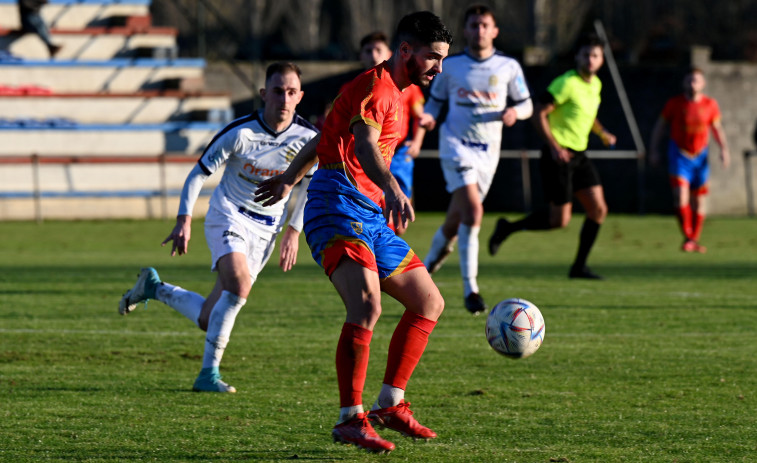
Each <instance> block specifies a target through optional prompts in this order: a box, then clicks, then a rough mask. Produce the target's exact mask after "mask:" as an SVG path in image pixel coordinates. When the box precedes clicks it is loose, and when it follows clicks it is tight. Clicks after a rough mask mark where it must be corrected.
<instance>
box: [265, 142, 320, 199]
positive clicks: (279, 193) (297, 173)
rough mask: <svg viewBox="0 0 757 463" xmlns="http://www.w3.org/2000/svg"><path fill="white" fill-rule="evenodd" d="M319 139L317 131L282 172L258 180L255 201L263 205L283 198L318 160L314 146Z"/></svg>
mask: <svg viewBox="0 0 757 463" xmlns="http://www.w3.org/2000/svg"><path fill="white" fill-rule="evenodd" d="M320 140H321V134H320V133H319V134H318V135H316V136H315V137H313V138H312V139H311V140H310V141H309V142H307V144H305V146H303V147H302V149H301V150H300V152H299V153H297V156H295V158H294V159H293V160H292V163H291V164H289V167H288V168H287V170H286V171H285V172H284V173H283V174H281V175H277V176H275V177H271V178H269V179H266V180H263V181H262V182H260V184H258V188H257V190H255V202H256V203H261V204H262V205H263V206H271V205H273V204H276V203H278V202H279V201H281V200H282V199H283V198H285V197H286V195H288V194H289V192H290V191H292V188H293V187H294V185H296V184H297V182H299V181H300V180H301V179H302V177H304V176H305V174H306V173H307V172H308V171H309V170H310V168H311V167H313V166H314V165H315V163H316V162H317V161H318V155H317V154H316V151H315V147H316V146H317V145H318V142H319V141H320Z"/></svg>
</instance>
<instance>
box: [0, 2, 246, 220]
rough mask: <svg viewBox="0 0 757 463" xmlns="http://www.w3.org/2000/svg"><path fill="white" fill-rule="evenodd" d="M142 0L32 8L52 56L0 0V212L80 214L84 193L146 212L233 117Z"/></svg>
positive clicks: (4, 215)
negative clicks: (46, 32)
mask: <svg viewBox="0 0 757 463" xmlns="http://www.w3.org/2000/svg"><path fill="white" fill-rule="evenodd" d="M149 6H150V1H149V0H50V2H49V3H47V4H46V5H44V6H43V8H42V12H41V14H42V17H43V18H44V19H45V21H46V22H47V24H48V25H49V26H50V28H51V32H52V36H53V41H54V43H56V44H60V45H61V49H60V51H59V52H58V53H56V56H55V57H54V58H52V59H51V58H49V54H48V51H47V48H46V47H45V45H44V44H43V43H42V41H41V40H40V39H39V37H36V36H35V35H34V34H25V35H20V34H19V33H18V32H17V31H16V30H17V29H18V27H19V18H18V12H17V5H16V1H15V0H0V83H1V85H0V136H2V138H3V143H2V145H0V163H2V164H3V169H0V171H2V173H0V220H2V219H30V218H37V219H40V218H41V217H39V215H40V213H41V211H42V213H43V215H44V217H55V218H81V217H89V216H91V212H85V211H84V210H83V209H90V210H91V208H92V207H93V206H92V205H93V203H92V201H96V202H97V204H98V208H101V209H102V208H103V203H106V204H107V206H105V207H104V208H105V209H108V208H110V209H109V210H111V209H112V210H116V211H120V214H121V216H123V217H145V216H152V215H154V213H155V208H154V207H146V206H145V205H146V204H149V202H150V201H152V200H153V199H155V197H156V196H160V197H162V198H163V201H165V198H166V196H167V195H175V194H176V193H177V192H178V191H179V190H180V188H181V185H182V183H183V177H184V176H185V175H186V174H185V172H186V171H188V169H189V166H190V165H191V163H192V162H194V161H195V160H196V159H197V156H198V155H199V153H201V152H202V150H203V149H204V147H205V146H206V145H207V143H208V142H209V141H210V140H211V138H212V137H213V136H214V135H215V133H217V132H218V130H219V129H220V128H222V127H223V126H224V125H225V124H226V123H228V122H229V121H230V120H231V119H232V118H233V117H234V114H233V110H232V107H231V98H230V95H229V94H227V93H218V92H214V93H210V92H207V91H205V86H204V69H205V61H204V60H202V59H194V58H178V57H177V56H178V49H177V45H176V34H177V33H176V30H174V29H172V28H166V27H155V26H153V25H152V23H151V17H150V13H149ZM166 155H168V156H169V158H171V159H173V161H172V162H171V163H169V164H170V167H169V168H166V161H165V160H166V159H167V157H166ZM58 178H64V179H65V182H62V183H61V182H60V181H55V180H53V179H58ZM137 179H139V180H137ZM208 186H209V187H212V184H210V183H209V185H208ZM44 198H55V206H54V207H52V208H50V207H43V206H44V205H42V204H40V201H42V199H44ZM85 199H86V200H85ZM31 201H35V203H34V204H33V205H34V207H29V206H30V205H32V203H31ZM61 201H64V202H65V206H62V203H61ZM27 203H28V204H27ZM25 204H26V205H25ZM165 209H166V208H165V207H163V208H162V210H163V213H165ZM35 214H36V215H37V217H34V215H35Z"/></svg>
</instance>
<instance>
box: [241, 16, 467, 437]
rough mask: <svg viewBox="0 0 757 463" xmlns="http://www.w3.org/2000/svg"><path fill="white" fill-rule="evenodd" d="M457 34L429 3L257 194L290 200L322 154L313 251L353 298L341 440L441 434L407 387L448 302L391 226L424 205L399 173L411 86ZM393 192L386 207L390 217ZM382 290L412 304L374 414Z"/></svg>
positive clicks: (313, 201)
mask: <svg viewBox="0 0 757 463" xmlns="http://www.w3.org/2000/svg"><path fill="white" fill-rule="evenodd" d="M451 42H452V36H451V34H450V32H449V31H448V30H447V28H446V27H445V26H444V24H442V22H441V20H440V19H439V18H438V17H437V16H435V15H434V14H433V13H430V12H428V11H424V12H417V13H412V14H410V15H407V16H405V17H404V18H402V20H401V21H400V23H399V25H398V27H397V42H396V43H397V46H396V48H395V50H394V54H393V55H392V58H391V59H389V60H388V61H385V62H383V63H381V64H379V65H378V66H376V67H373V68H371V69H369V70H368V71H366V72H364V73H363V74H361V75H359V76H358V77H356V78H355V79H354V80H353V81H352V82H351V83H349V84H348V85H347V86H346V87H345V88H344V91H343V92H342V93H340V95H339V96H338V97H337V98H336V100H335V101H334V105H333V108H332V110H331V112H330V113H329V115H328V117H327V118H326V122H325V125H324V127H323V131H322V134H321V136H320V137H318V138H317V139H315V140H314V141H313V142H311V143H308V144H307V145H306V146H305V147H303V148H302V150H301V151H300V152H299V154H298V155H297V157H296V158H295V159H294V160H293V161H292V164H291V165H290V168H288V169H287V170H286V172H285V173H284V174H282V175H280V176H277V177H274V178H272V179H270V180H267V181H264V182H262V183H261V184H260V186H259V188H258V190H257V192H256V196H257V199H256V201H260V202H261V203H262V204H263V205H269V204H272V203H275V202H277V201H278V200H279V199H280V198H282V197H285V196H286V195H287V194H288V192H289V191H290V190H291V188H292V187H293V186H294V185H295V184H296V183H297V181H298V180H299V179H300V178H302V177H303V176H304V175H305V173H306V172H307V171H308V169H309V168H310V167H311V166H312V165H313V164H314V163H315V162H316V160H318V170H317V171H316V172H315V174H314V175H313V178H312V180H311V183H310V186H309V188H308V200H307V203H306V206H305V222H304V230H305V236H306V238H307V242H308V245H309V246H310V250H311V252H312V255H313V258H314V259H315V260H316V262H318V264H319V265H321V266H322V267H323V268H324V270H325V272H326V274H327V275H328V276H329V278H330V280H331V283H332V284H333V285H334V287H335V288H336V290H337V292H338V293H339V295H340V296H341V298H342V301H344V305H345V308H346V310H347V317H346V320H345V323H344V325H343V326H342V333H341V336H340V338H339V342H338V344H337V350H336V369H337V378H338V383H339V397H340V406H341V409H340V414H339V419H338V421H337V424H336V426H334V428H333V430H332V436H333V437H334V440H336V441H338V442H343V443H348V444H355V445H357V446H360V447H364V448H366V449H368V450H371V451H375V452H390V451H392V450H393V449H394V444H393V443H391V442H389V441H387V440H384V439H382V438H381V437H380V436H379V435H378V434H377V433H376V432H375V431H374V429H373V427H372V425H371V423H373V424H376V425H379V426H382V427H387V428H390V429H393V430H395V431H398V432H400V433H402V434H403V435H406V436H410V437H413V438H421V439H431V438H435V437H436V433H435V432H434V431H432V430H431V429H429V428H427V427H425V426H422V425H421V424H420V423H418V421H417V420H416V419H415V418H414V417H413V416H412V415H413V412H412V411H410V408H409V406H410V404H409V403H408V402H405V399H404V396H405V388H406V386H407V383H408V381H409V379H410V376H411V375H412V373H413V370H414V369H415V367H416V365H417V364H418V362H419V361H420V358H421V356H422V354H423V351H424V350H425V348H426V344H427V342H428V338H429V335H430V334H431V331H432V330H433V329H434V327H435V326H436V322H437V320H438V319H439V316H440V315H441V313H442V311H443V310H444V300H443V299H442V296H441V294H440V293H439V290H438V288H437V287H436V285H435V284H434V282H433V280H432V279H431V277H430V276H429V274H428V272H427V271H426V268H425V267H424V265H423V263H422V262H421V261H420V259H419V258H418V256H417V255H416V254H415V253H414V252H413V250H412V249H410V247H409V246H408V244H407V243H406V242H405V241H404V240H403V239H402V238H399V237H398V236H397V235H396V234H394V233H393V232H392V231H391V230H390V229H389V227H388V226H387V224H386V222H387V219H386V217H388V216H391V217H392V218H393V220H394V222H395V223H397V224H403V225H406V224H407V222H408V221H413V220H414V219H415V216H414V211H413V207H412V205H411V204H410V200H409V199H408V197H407V196H406V195H405V194H404V193H403V192H402V190H401V188H400V186H399V184H398V183H397V180H396V179H395V178H394V176H392V174H391V172H390V171H389V163H390V162H391V160H392V155H393V154H394V150H395V148H396V147H397V144H398V143H400V142H401V141H402V140H401V138H400V133H401V129H400V126H401V125H402V124H403V123H406V120H407V115H406V114H405V113H404V111H403V110H402V106H401V102H400V99H401V98H400V97H401V94H402V90H403V89H405V88H406V87H408V86H409V85H410V84H416V85H419V86H422V87H425V86H428V85H429V84H430V82H431V80H432V79H433V78H434V76H435V75H436V74H438V73H440V72H441V71H442V60H443V59H444V58H445V57H446V56H447V55H448V53H449V45H450V43H451ZM382 195H383V196H384V198H385V202H386V207H385V209H384V211H383V213H384V214H385V215H386V216H385V215H383V214H382V209H381V208H380V207H379V201H380V200H381V197H382ZM381 292H385V293H387V294H388V295H390V296H391V297H393V298H394V299H396V300H398V301H399V302H400V303H402V305H403V306H404V307H405V309H406V310H405V313H404V314H403V316H402V319H401V320H400V322H399V324H398V325H397V327H396V329H395V331H394V335H393V336H392V340H391V342H390V344H389V355H388V358H387V365H386V370H385V374H384V380H383V386H382V388H381V392H380V393H379V396H378V399H377V400H376V402H375V403H374V404H373V407H372V409H371V411H369V412H368V413H365V412H364V410H363V398H362V393H363V386H364V384H365V378H366V373H367V368H368V357H369V351H370V342H371V337H372V335H373V328H374V326H375V325H376V322H377V321H378V319H379V317H380V315H381Z"/></svg>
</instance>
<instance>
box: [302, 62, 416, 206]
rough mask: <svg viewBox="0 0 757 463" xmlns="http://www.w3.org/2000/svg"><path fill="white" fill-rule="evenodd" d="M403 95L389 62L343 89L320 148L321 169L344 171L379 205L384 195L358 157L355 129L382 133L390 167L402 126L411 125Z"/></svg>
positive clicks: (381, 142)
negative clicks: (362, 126) (364, 127)
mask: <svg viewBox="0 0 757 463" xmlns="http://www.w3.org/2000/svg"><path fill="white" fill-rule="evenodd" d="M401 95H402V92H401V91H400V90H399V88H397V85H396V84H395V83H394V80H393V79H392V76H391V75H390V73H389V67H388V64H387V63H386V62H383V63H381V64H379V65H378V66H375V67H373V68H371V69H369V70H367V71H366V72H364V73H362V74H360V75H359V76H357V77H356V78H355V79H354V80H353V81H351V82H349V83H348V84H346V85H345V86H344V87H342V91H341V92H340V94H339V95H338V96H337V97H336V99H335V100H334V104H333V107H332V109H331V112H330V113H329V115H328V116H327V117H326V122H325V123H324V125H323V129H322V132H321V141H320V142H319V143H318V146H317V148H316V152H317V153H318V168H319V169H343V170H344V171H345V174H346V175H347V177H348V179H349V180H350V183H352V185H353V186H354V187H355V188H357V189H358V191H360V192H361V193H363V194H364V195H366V196H367V197H368V198H370V199H371V200H373V201H374V202H375V203H377V204H378V202H379V201H380V199H381V195H382V194H383V192H382V191H381V189H380V188H379V187H378V186H376V184H375V183H373V181H371V180H370V179H369V178H368V176H367V175H366V174H365V171H364V170H363V168H362V166H361V165H360V162H359V161H358V160H357V157H356V156H355V138H354V137H353V135H352V126H353V124H355V123H356V122H363V123H365V124H367V125H369V126H370V127H373V128H375V129H377V130H378V131H379V132H380V135H379V139H378V148H379V150H380V151H381V154H382V155H383V158H384V162H386V165H387V166H389V164H390V163H391V160H392V156H393V155H394V149H395V147H396V146H397V144H398V143H399V142H400V141H401V140H402V139H403V135H402V133H403V132H402V127H403V126H407V116H406V114H405V111H404V110H403V107H402V104H401ZM405 133H407V132H405Z"/></svg>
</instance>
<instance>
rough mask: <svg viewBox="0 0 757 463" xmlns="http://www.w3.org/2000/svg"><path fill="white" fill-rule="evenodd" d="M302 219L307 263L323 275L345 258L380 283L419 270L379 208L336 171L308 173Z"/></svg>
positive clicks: (407, 246) (418, 265) (415, 257)
mask: <svg viewBox="0 0 757 463" xmlns="http://www.w3.org/2000/svg"><path fill="white" fill-rule="evenodd" d="M350 190H351V191H350ZM304 220H305V223H304V227H303V230H304V231H305V238H306V240H307V243H308V246H309V247H310V252H311V254H312V256H313V259H315V261H316V262H317V263H318V265H320V266H321V267H323V269H324V270H325V272H326V274H327V275H329V276H331V274H332V273H333V272H334V270H335V269H336V267H337V266H338V265H339V262H340V261H341V260H342V258H345V257H346V258H348V259H352V260H353V261H355V262H357V263H358V264H360V265H362V266H363V267H365V268H367V269H369V270H373V271H375V272H377V273H378V276H379V278H381V279H384V278H389V277H391V276H394V275H398V274H400V273H403V272H406V271H408V270H410V269H413V268H417V267H422V266H423V262H421V261H420V259H419V258H418V256H416V255H415V253H414V252H413V250H412V249H411V248H410V246H409V245H408V244H407V243H406V242H405V240H403V239H402V238H400V237H398V236H397V235H395V234H394V232H393V231H392V230H391V229H390V228H389V227H388V226H387V225H386V220H385V219H384V216H383V214H382V213H381V208H380V207H379V206H378V205H377V204H376V203H374V202H373V201H371V200H370V199H368V197H367V196H365V195H363V194H362V193H360V192H359V191H358V190H357V189H356V188H354V187H352V185H351V184H350V183H349V181H348V180H347V177H346V176H345V175H344V174H343V173H341V172H340V171H337V170H325V169H320V170H318V171H316V173H315V175H313V178H312V180H311V181H310V185H309V187H308V201H307V203H306V205H305V219H304Z"/></svg>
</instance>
